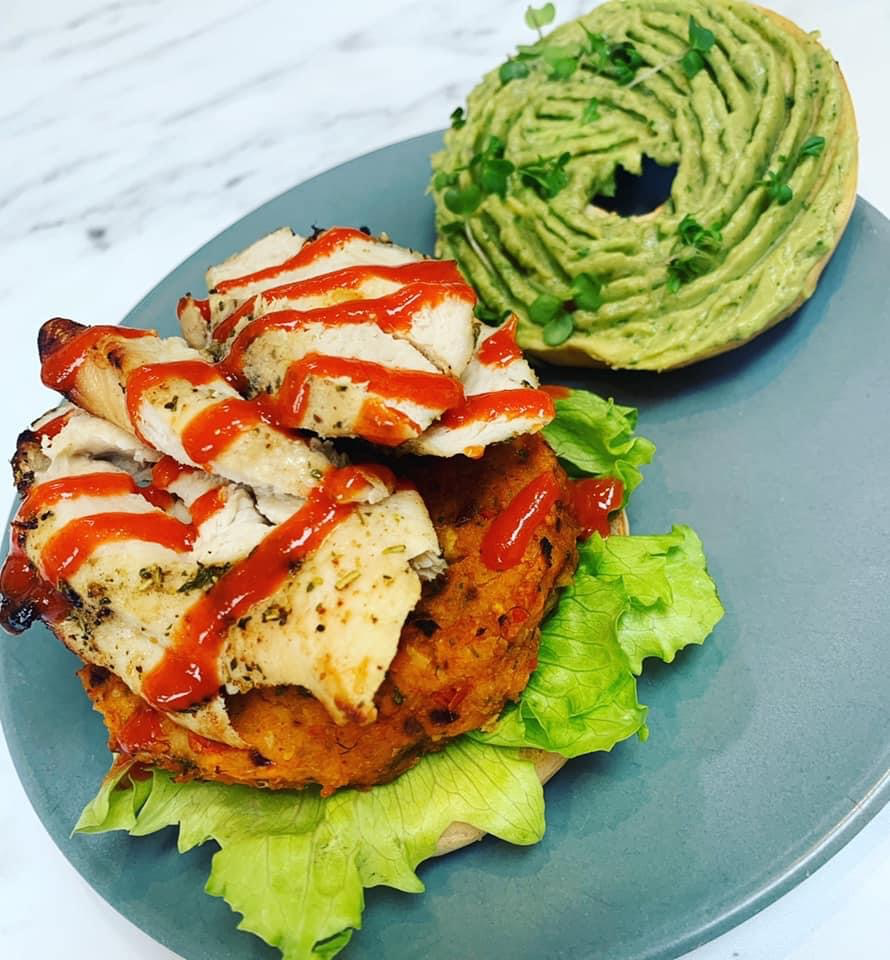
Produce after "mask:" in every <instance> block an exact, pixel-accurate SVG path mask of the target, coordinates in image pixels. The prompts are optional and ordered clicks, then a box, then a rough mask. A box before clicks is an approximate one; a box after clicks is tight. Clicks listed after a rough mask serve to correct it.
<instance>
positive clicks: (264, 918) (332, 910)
mask: <svg viewBox="0 0 890 960" xmlns="http://www.w3.org/2000/svg"><path fill="white" fill-rule="evenodd" d="M127 772H128V765H126V764H124V765H123V766H118V767H116V768H113V773H112V775H110V776H109V777H107V778H106V780H105V782H104V783H103V785H102V788H101V790H100V792H99V795H98V796H97V797H96V799H95V800H93V801H92V802H91V803H90V804H89V805H88V806H87V808H86V810H85V811H84V814H83V816H82V817H81V820H80V822H79V823H78V826H77V828H76V829H77V830H78V831H80V832H88V833H100V832H103V831H106V830H127V831H129V833H130V834H132V835H133V836H144V835H146V834H149V833H154V832H156V831H157V830H162V829H164V828H165V827H168V826H174V825H178V827H179V849H180V851H183V852H184V851H186V850H188V849H190V848H191V847H194V846H196V845H198V844H201V843H204V842H206V841H207V840H211V839H212V840H215V841H216V842H217V843H218V844H219V846H220V850H219V851H218V852H217V853H216V854H215V855H214V857H213V861H212V867H211V873H210V878H209V880H208V883H207V891H208V893H211V894H213V895H214V896H219V897H223V898H224V899H225V900H226V902H227V903H228V904H229V905H230V906H231V907H232V909H233V910H235V911H236V912H237V913H240V914H242V920H241V922H240V923H239V925H238V926H239V929H242V930H249V931H250V932H251V933H255V934H256V935H257V936H259V937H262V939H263V940H265V941H266V942H267V943H268V944H270V945H271V946H274V947H277V948H278V949H279V950H281V953H282V955H283V957H284V960H305V958H308V957H311V958H328V957H333V956H334V955H335V954H336V953H337V952H339V950H341V949H342V948H343V947H344V946H345V945H346V943H348V941H349V938H350V936H351V935H352V931H353V930H355V929H358V928H359V927H360V926H361V915H362V910H363V908H364V888H365V887H373V886H378V885H381V884H383V885H386V886H390V887H394V888H396V889H397V890H402V891H404V892H406V893H420V892H422V890H423V884H422V883H421V881H420V878H419V877H418V876H417V873H416V868H417V866H418V864H420V863H421V862H422V861H423V860H426V859H428V858H429V857H431V856H433V855H434V854H435V852H436V844H437V842H438V840H439V838H440V837H441V835H442V833H443V832H444V830H445V828H446V827H447V826H448V825H449V824H451V823H453V822H455V821H461V822H464V823H469V824H472V825H473V826H475V827H478V828H479V829H480V830H484V831H485V832H486V833H491V834H493V835H495V836H497V837H501V838H502V839H503V840H507V841H508V842H510V843H516V844H531V843H536V842H537V841H538V840H540V838H541V837H542V836H543V833H544V795H543V790H542V788H541V784H540V782H539V780H538V777H537V774H536V773H535V770H534V766H533V765H532V763H531V762H530V761H529V760H526V759H524V758H523V757H522V756H521V755H520V753H519V752H518V751H516V750H510V749H507V750H505V749H497V748H492V747H487V746H485V745H484V744H479V743H474V742H473V741H472V740H470V739H468V738H464V739H462V740H458V741H456V742H455V743H453V744H451V745H450V746H449V747H448V748H447V749H446V750H443V751H442V752H441V753H437V754H432V755H430V756H428V757H426V758H425V759H424V760H423V762H422V763H420V764H418V765H417V766H416V767H414V768H413V769H412V770H409V771H408V773H406V774H404V775H403V776H401V777H400V778H399V779H398V780H396V781H395V782H394V783H390V784H386V785H384V786H381V787H375V788H374V789H373V790H368V791H359V790H343V791H340V792H339V793H337V794H335V795H334V796H332V797H328V798H326V799H323V798H322V797H321V796H320V795H319V793H318V792H317V791H315V790H303V791H278V792H273V791H268V790H257V789H254V788H251V787H240V786H228V785H224V784H218V783H207V782H202V781H193V782H190V783H176V782H174V781H173V780H172V778H171V777H170V775H169V774H167V773H165V772H163V771H160V770H154V771H153V772H152V776H151V779H150V780H149V781H145V782H142V781H138V780H137V781H133V780H131V779H130V778H129V777H127V776H126V774H127Z"/></svg>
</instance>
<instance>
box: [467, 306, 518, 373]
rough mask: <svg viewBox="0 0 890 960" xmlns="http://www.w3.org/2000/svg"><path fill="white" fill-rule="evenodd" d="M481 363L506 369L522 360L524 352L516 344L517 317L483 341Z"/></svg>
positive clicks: (480, 351) (479, 355) (480, 355)
mask: <svg viewBox="0 0 890 960" xmlns="http://www.w3.org/2000/svg"><path fill="white" fill-rule="evenodd" d="M478 357H479V362H480V363H482V364H485V366H487V367H506V366H509V365H510V364H511V363H513V361H514V360H521V359H522V350H520V349H519V344H518V343H517V342H516V317H515V315H514V316H512V317H510V319H509V320H508V321H507V322H506V323H505V324H504V325H503V326H502V327H500V329H499V330H498V331H497V332H496V333H493V334H491V336H489V337H486V339H485V340H483V341H482V346H481V347H480V348H479V354H478Z"/></svg>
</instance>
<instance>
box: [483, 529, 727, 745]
mask: <svg viewBox="0 0 890 960" xmlns="http://www.w3.org/2000/svg"><path fill="white" fill-rule="evenodd" d="M722 616H723V607H722V606H721V604H720V600H719V598H718V596H717V590H716V588H715V586H714V582H713V581H712V580H711V578H710V577H709V576H708V573H707V569H706V566H705V557H704V553H703V552H702V548H701V541H700V540H699V539H698V537H697V536H696V535H695V533H694V532H693V531H692V530H690V529H689V528H688V527H681V526H678V527H674V529H673V530H672V531H671V532H670V533H667V534H663V535H661V536H650V537H636V536H631V537H609V538H608V539H606V540H604V539H603V538H602V537H600V536H599V535H598V534H596V535H594V537H593V538H592V539H591V540H588V541H587V542H586V543H585V544H583V545H582V546H581V559H580V563H579V565H578V570H577V571H576V573H575V579H574V581H573V583H572V584H571V585H570V586H569V587H568V588H567V589H566V591H565V593H564V594H563V596H562V598H561V599H560V602H559V605H558V607H557V608H556V611H555V612H554V614H553V616H551V617H550V619H549V620H548V621H547V622H546V623H545V624H544V626H543V627H542V629H541V646H540V651H539V654H538V667H537V669H536V670H535V672H534V674H532V677H531V679H530V680H529V683H528V686H527V687H526V688H525V691H524V693H523V695H522V698H521V700H520V701H519V703H518V704H515V705H513V706H511V707H510V708H508V710H507V711H506V712H505V713H504V714H503V715H502V717H501V718H500V720H499V721H498V724H497V726H496V727H495V728H494V730H492V731H490V732H488V733H482V732H477V733H474V734H471V736H473V737H475V738H476V739H477V740H479V741H480V742H482V743H489V744H494V745H499V746H507V745H509V746H513V747H541V748H543V749H545V750H552V751H554V752H556V753H560V754H562V755H563V756H565V757H576V756H578V755H579V754H582V753H590V752H591V751H594V750H611V749H612V747H613V746H614V745H615V744H616V743H618V742H619V741H621V740H625V739H627V737H630V736H631V735H632V734H634V733H638V734H639V735H640V736H641V737H643V738H644V739H645V737H646V733H647V731H646V726H645V720H646V708H645V707H643V706H641V705H640V703H639V701H638V700H637V685H636V677H637V676H639V674H640V671H641V670H642V667H643V660H644V659H645V658H646V657H652V656H654V657H659V658H660V659H662V660H664V661H666V662H668V663H670V662H671V661H672V660H673V659H674V656H675V655H676V653H677V651H678V650H682V649H683V647H685V646H688V645H689V644H699V643H702V642H703V641H704V639H705V637H707V635H708V634H709V633H710V632H711V630H712V629H713V628H714V625H715V624H716V623H717V621H718V620H719V619H720V618H721V617H722Z"/></svg>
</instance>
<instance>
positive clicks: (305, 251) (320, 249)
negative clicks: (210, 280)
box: [213, 227, 369, 293]
mask: <svg viewBox="0 0 890 960" xmlns="http://www.w3.org/2000/svg"><path fill="white" fill-rule="evenodd" d="M368 239H369V238H368V235H367V234H366V233H363V232H362V231H361V230H356V229H355V228H354V227H331V229H330V230H325V231H324V233H320V234H319V235H318V236H317V237H316V238H315V239H314V240H310V241H309V243H306V244H304V245H303V246H302V247H301V248H300V249H299V250H298V251H297V252H296V253H295V254H294V255H293V256H292V257H291V258H290V259H289V260H285V261H284V263H279V264H276V265H275V266H273V267H265V268H264V269H262V270H257V271H256V272H255V273H248V274H245V275H244V276H243V277H233V278H232V279H231V280H222V281H220V282H219V283H218V284H217V285H216V287H215V289H214V291H213V292H214V293H228V292H229V291H230V290H236V289H238V288H239V287H243V286H246V285H247V284H249V283H260V282H262V281H264V280H274V279H275V277H277V276H278V275H279V274H282V273H285V272H287V271H290V270H298V269H299V268H300V267H308V266H309V265H310V264H312V263H315V262H316V261H318V260H321V259H323V258H324V257H329V256H331V255H332V254H334V253H336V252H337V251H338V250H339V249H340V248H341V247H343V246H345V245H346V244H347V243H350V242H351V241H353V240H363V241H365V242H366V243H367V242H368Z"/></svg>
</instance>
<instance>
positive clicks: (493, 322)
mask: <svg viewBox="0 0 890 960" xmlns="http://www.w3.org/2000/svg"><path fill="white" fill-rule="evenodd" d="M512 312H513V311H512V310H492V309H491V307H489V306H487V305H486V304H484V303H483V302H482V301H481V300H479V301H478V302H477V303H476V306H475V307H473V313H474V314H475V315H476V317H477V319H479V320H481V321H482V322H483V323H484V324H485V325H486V326H487V327H499V326H500V325H501V324H502V323H503V322H504V321H505V320H506V319H507V317H509V316H510V314H511V313H512Z"/></svg>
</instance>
